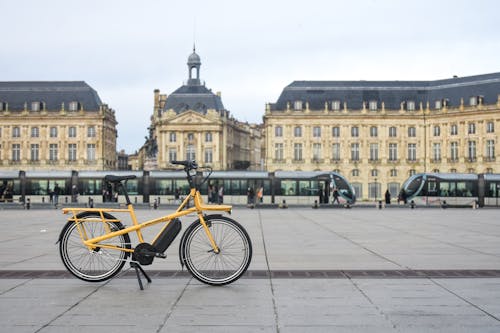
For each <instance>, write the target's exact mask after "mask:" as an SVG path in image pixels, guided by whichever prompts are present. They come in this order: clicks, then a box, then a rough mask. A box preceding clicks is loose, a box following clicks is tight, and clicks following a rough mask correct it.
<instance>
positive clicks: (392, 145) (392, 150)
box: [389, 143, 398, 161]
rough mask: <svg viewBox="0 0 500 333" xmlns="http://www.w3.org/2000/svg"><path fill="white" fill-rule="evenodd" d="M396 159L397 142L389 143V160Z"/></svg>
mask: <svg viewBox="0 0 500 333" xmlns="http://www.w3.org/2000/svg"><path fill="white" fill-rule="evenodd" d="M397 160H398V144H397V143H389V161H397Z"/></svg>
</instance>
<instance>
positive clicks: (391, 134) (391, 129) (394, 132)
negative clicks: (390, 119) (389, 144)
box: [389, 126, 398, 138]
mask: <svg viewBox="0 0 500 333" xmlns="http://www.w3.org/2000/svg"><path fill="white" fill-rule="evenodd" d="M397 135H398V130H397V128H396V127H394V126H392V127H389V137H391V138H395V137H396V136H397Z"/></svg>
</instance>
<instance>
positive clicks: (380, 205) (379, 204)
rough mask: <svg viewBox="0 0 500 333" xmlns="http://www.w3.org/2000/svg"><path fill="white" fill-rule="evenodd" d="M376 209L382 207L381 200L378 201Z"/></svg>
mask: <svg viewBox="0 0 500 333" xmlns="http://www.w3.org/2000/svg"><path fill="white" fill-rule="evenodd" d="M378 209H382V200H379V201H378Z"/></svg>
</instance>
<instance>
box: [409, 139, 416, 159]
mask: <svg viewBox="0 0 500 333" xmlns="http://www.w3.org/2000/svg"><path fill="white" fill-rule="evenodd" d="M408 160H409V161H416V160H417V145H416V144H415V143H409V144H408Z"/></svg>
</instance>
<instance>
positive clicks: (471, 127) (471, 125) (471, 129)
mask: <svg viewBox="0 0 500 333" xmlns="http://www.w3.org/2000/svg"><path fill="white" fill-rule="evenodd" d="M468 129H469V131H468V133H469V134H476V124H475V123H469V126H468Z"/></svg>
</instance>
